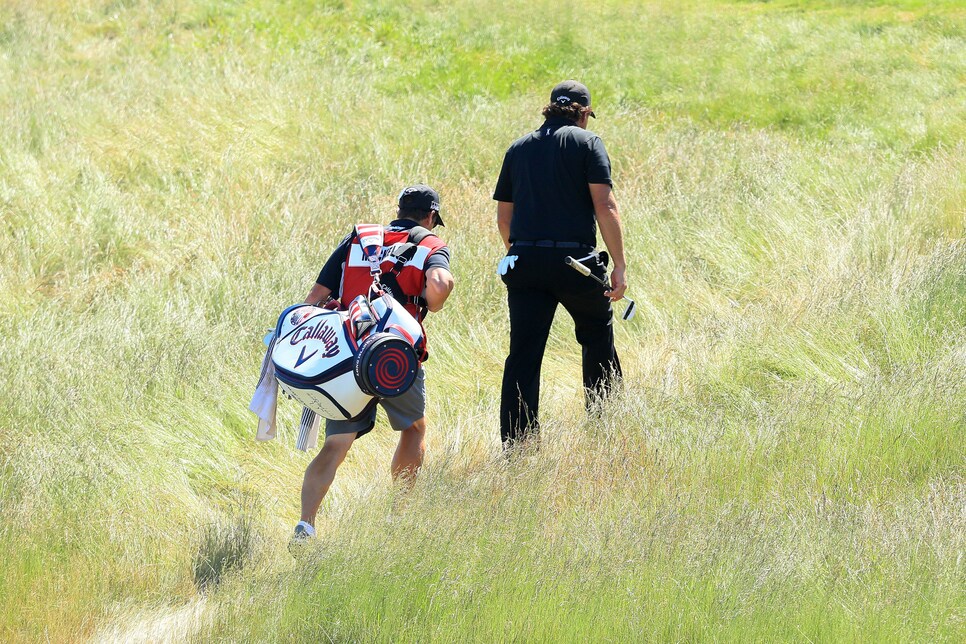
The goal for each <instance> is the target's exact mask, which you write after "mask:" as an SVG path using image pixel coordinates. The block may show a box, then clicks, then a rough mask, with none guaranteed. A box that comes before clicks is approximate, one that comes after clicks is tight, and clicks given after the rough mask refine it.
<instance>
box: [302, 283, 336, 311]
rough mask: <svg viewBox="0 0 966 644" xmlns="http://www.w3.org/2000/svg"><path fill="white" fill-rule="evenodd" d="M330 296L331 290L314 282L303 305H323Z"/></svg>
mask: <svg viewBox="0 0 966 644" xmlns="http://www.w3.org/2000/svg"><path fill="white" fill-rule="evenodd" d="M330 295H332V289H330V288H329V287H328V286H322V285H321V284H319V283H318V282H316V283H315V284H313V285H312V290H310V291H309V294H308V296H307V297H306V298H305V303H306V304H312V305H313V306H318V305H320V304H325V302H326V300H328V299H329V296H330Z"/></svg>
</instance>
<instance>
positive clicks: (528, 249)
mask: <svg viewBox="0 0 966 644" xmlns="http://www.w3.org/2000/svg"><path fill="white" fill-rule="evenodd" d="M543 116H544V117H545V119H546V120H545V121H544V122H543V125H541V126H540V127H539V129H537V130H535V131H533V132H530V133H529V134H527V135H525V136H523V137H521V138H519V139H517V140H516V141H514V142H513V144H512V145H511V146H510V148H509V149H508V150H507V152H506V155H505V156H504V159H503V167H502V169H501V170H500V177H499V179H498V180H497V184H496V189H495V190H494V192H493V199H495V200H496V201H497V225H498V226H499V229H500V236H501V237H502V238H503V244H504V245H505V246H506V248H507V255H506V257H504V258H503V260H502V261H501V262H500V267H499V269H498V272H499V273H500V275H502V279H503V282H504V284H506V287H507V303H508V304H509V308H510V352H509V355H508V356H507V359H506V365H505V367H504V371H503V389H502V394H501V397H500V436H501V438H502V439H503V444H504V447H507V446H510V445H512V444H513V443H514V442H516V441H519V440H521V439H524V438H527V437H531V436H536V435H537V433H538V431H539V423H538V420H537V410H538V407H539V398H540V366H541V363H542V361H543V354H544V349H545V348H546V344H547V337H548V335H549V333H550V325H551V323H552V322H553V316H554V312H555V311H556V309H557V305H558V304H562V305H563V307H564V308H565V309H566V310H567V312H568V313H569V314H570V316H571V317H572V318H573V320H574V325H575V327H576V335H577V342H578V343H580V346H581V349H582V361H583V385H584V392H585V401H586V404H587V407H588V409H590V408H591V407H592V406H593V405H595V404H597V403H599V402H600V400H602V398H603V397H604V396H606V394H607V393H608V392H609V391H610V390H612V389H613V387H614V386H615V385H616V382H617V379H619V378H620V376H621V366H620V360H619V359H618V357H617V351H616V350H615V348H614V331H613V326H612V321H613V317H614V316H613V310H612V308H611V302H616V301H617V300H619V299H620V298H621V297H622V296H623V295H624V291H625V289H626V288H627V284H626V276H625V271H626V263H625V261H624V242H623V234H622V232H621V222H620V215H619V214H618V211H617V202H616V201H615V199H614V195H613V193H612V192H611V185H612V184H611V176H610V159H609V158H608V156H607V152H606V150H605V149H604V142H603V141H601V139H600V137H598V136H597V135H596V134H593V133H591V132H588V131H587V129H586V128H587V123H588V120H589V119H590V117H594V118H596V115H595V114H594V111H593V109H592V107H591V101H590V91H589V90H588V89H587V87H586V86H585V85H583V84H581V83H578V82H577V81H572V80H568V81H564V82H562V83H560V84H559V85H557V86H556V87H554V88H553V91H552V92H551V93H550V103H549V104H548V105H547V106H546V107H545V108H544V109H543ZM598 227H599V228H600V234H601V237H603V239H604V243H605V244H606V245H607V250H608V251H610V257H611V259H612V260H613V262H614V263H613V271H612V272H611V274H610V288H609V289H607V288H605V287H604V286H601V284H599V283H598V282H596V281H594V280H592V279H590V278H588V277H585V276H583V275H581V274H580V273H578V272H577V271H574V270H572V269H571V268H569V267H568V266H567V265H566V263H565V261H564V260H565V258H566V257H567V256H568V255H571V256H573V257H575V258H577V259H582V260H583V262H584V263H585V264H586V265H588V267H589V268H590V269H591V271H592V272H593V274H594V275H597V276H598V277H601V278H604V279H606V277H607V276H606V266H605V262H606V259H605V257H602V254H601V255H598V254H597V253H596V252H595V250H594V248H595V246H596V244H597V228H598Z"/></svg>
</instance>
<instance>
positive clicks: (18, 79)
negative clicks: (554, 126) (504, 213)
mask: <svg viewBox="0 0 966 644" xmlns="http://www.w3.org/2000/svg"><path fill="white" fill-rule="evenodd" d="M564 78H578V79H581V80H583V81H584V82H586V83H587V84H588V85H589V86H590V88H591V90H592V92H593V93H594V102H595V107H596V112H597V115H598V117H599V118H598V119H597V120H596V121H595V122H594V123H593V124H592V129H594V130H595V131H596V132H598V133H599V134H600V135H601V136H602V137H603V139H604V141H605V142H606V144H607V146H608V150H609V152H610V155H611V158H612V160H613V165H614V178H615V186H616V195H617V198H618V201H619V203H620V206H621V210H622V215H623V219H624V224H625V234H626V245H627V247H628V250H629V264H630V266H629V276H628V277H629V289H630V290H629V294H630V295H631V297H633V298H634V299H635V300H636V301H637V303H638V314H637V317H636V318H635V319H634V320H633V321H631V322H630V323H622V324H620V325H618V328H617V334H618V343H619V350H620V352H621V358H622V363H623V364H624V366H625V370H626V375H627V382H626V391H625V392H624V395H623V396H622V397H621V398H619V399H618V400H615V401H614V402H613V404H611V405H610V406H609V407H608V408H607V409H605V410H604V412H603V415H602V417H601V418H599V419H595V420H589V419H586V418H585V416H584V413H583V408H582V399H581V396H580V393H579V386H580V383H579V368H578V367H577V364H578V361H579V357H578V351H577V346H576V343H575V342H574V340H573V331H572V328H571V325H570V324H569V320H568V319H565V317H564V316H563V315H562V314H561V315H559V316H558V320H557V323H556V325H555V327H554V331H553V335H552V338H551V342H550V346H549V350H548V355H547V359H546V361H545V363H544V371H543V374H544V375H543V402H542V408H541V414H542V420H543V421H544V432H543V445H542V449H541V450H540V451H539V452H537V453H532V454H528V455H525V456H524V457H522V458H520V459H518V460H515V461H513V462H510V463H507V462H506V461H505V460H504V459H503V458H502V457H501V454H500V448H499V435H498V426H497V407H498V391H499V382H500V376H501V370H502V361H503V358H504V357H505V350H506V338H507V319H506V318H507V316H506V312H505V304H504V300H503V298H504V294H503V287H502V284H501V283H500V282H499V279H498V278H497V276H496V275H495V267H496V264H497V262H498V260H499V258H500V257H501V255H502V252H501V251H502V245H501V243H500V241H499V236H498V234H497V230H496V225H495V208H494V205H493V202H492V201H491V200H490V195H491V193H492V189H493V185H494V182H495V179H496V174H497V172H498V169H499V164H500V161H501V159H502V155H503V152H504V151H505V149H506V146H507V145H508V144H509V142H510V141H512V140H513V139H514V138H515V137H517V136H519V135H520V134H522V133H523V132H525V131H527V130H528V129H532V128H534V127H536V126H537V125H539V110H540V108H541V107H542V105H543V103H544V102H545V100H546V97H547V95H548V93H549V90H550V88H551V87H552V86H553V85H554V84H555V83H556V82H557V81H559V80H562V79H564ZM419 181H424V182H427V183H430V184H431V185H433V186H435V187H437V188H438V189H439V191H440V193H441V195H442V200H443V205H444V213H443V214H444V217H445V219H446V222H447V226H446V228H445V229H444V230H443V232H442V234H443V236H444V238H445V239H446V240H447V241H448V243H449V244H450V247H451V249H452V254H453V258H454V273H455V274H456V279H457V289H456V292H455V293H454V295H453V297H452V298H451V299H450V301H449V303H448V305H447V307H446V308H445V309H444V310H443V311H442V312H440V313H439V314H437V315H434V316H433V317H432V318H431V319H430V320H429V321H428V323H427V328H428V332H429V336H430V343H431V350H432V354H433V357H432V359H431V361H430V362H429V363H428V364H427V374H428V383H429V393H430V401H429V409H428V412H427V416H428V420H429V423H430V431H429V435H428V439H427V440H428V448H429V452H428V457H427V462H426V466H425V468H424V470H423V472H422V473H421V475H420V477H419V479H418V481H417V483H416V485H415V487H414V488H413V489H412V490H411V491H409V492H408V493H405V494H404V493H402V492H401V491H399V490H396V489H393V487H392V485H391V484H390V480H389V459H390V455H391V453H392V449H393V447H394V444H395V443H394V442H395V436H394V435H393V433H392V432H391V431H390V429H389V428H388V426H386V425H385V423H384V420H380V423H379V425H378V426H377V428H376V430H375V431H374V432H373V433H372V434H371V435H370V436H367V437H366V438H364V439H363V440H360V441H359V442H358V443H357V444H356V445H355V446H354V447H353V449H352V451H351V452H350V454H349V457H348V459H347V461H346V463H345V465H344V466H343V468H342V470H341V471H340V474H339V477H338V478H337V480H336V483H335V485H334V486H333V488H332V490H331V492H330V494H329V496H328V497H327V498H326V500H325V503H324V505H323V509H322V513H321V515H320V517H321V518H320V523H319V528H320V532H321V537H320V539H319V544H318V547H317V548H314V549H313V550H312V551H311V552H309V553H307V555H306V556H305V557H304V558H303V559H300V560H298V561H295V560H293V559H292V558H291V557H290V556H289V554H288V552H287V551H286V549H285V544H286V542H287V539H288V536H289V533H290V530H291V528H292V526H293V525H294V523H295V521H296V520H297V518H298V492H299V486H300V483H301V476H302V472H303V470H304V468H305V465H306V464H307V462H308V460H309V459H310V458H311V456H312V455H311V454H308V455H306V454H303V453H301V452H298V451H296V450H295V449H294V430H295V427H296V425H297V418H298V412H299V410H298V409H297V408H296V407H295V405H294V403H290V402H288V401H284V402H283V403H280V421H281V427H282V430H281V435H280V437H279V439H278V440H276V441H274V442H272V443H268V444H262V443H255V441H254V430H255V424H254V420H255V419H254V416H253V415H252V414H250V413H249V412H248V411H247V403H248V399H249V397H250V395H251V393H252V390H253V387H254V385H255V380H256V378H257V375H258V367H259V363H260V360H261V356H262V351H263V346H262V345H261V343H260V340H261V337H262V336H263V334H264V332H265V330H266V329H267V328H268V327H269V326H271V325H272V324H274V321H275V317H276V316H277V314H278V312H279V311H280V310H281V309H282V308H283V307H285V306H286V305H288V304H291V303H293V302H295V301H299V300H301V299H302V298H303V297H304V295H305V293H306V292H307V289H308V287H309V286H310V285H311V283H312V281H313V280H314V278H315V275H316V274H317V272H318V270H319V268H320V266H321V263H322V261H324V259H325V258H326V257H327V255H328V253H329V251H330V250H331V248H332V246H333V244H335V243H336V242H337V241H338V240H339V239H341V237H342V236H343V235H344V234H345V232H347V230H348V229H349V227H350V226H351V225H352V224H353V223H356V222H358V221H365V220H373V221H376V220H388V219H389V218H390V216H391V214H392V213H393V206H394V197H395V195H396V194H397V193H398V191H399V189H400V188H402V187H403V186H404V185H406V184H409V183H414V182H419ZM964 240H966V7H964V5H963V4H962V3H961V2H954V1H947V2H942V1H937V2H915V1H909V2H888V3H873V2H862V1H858V0H854V1H843V2H807V1H804V0H802V1H798V2H795V1H774V2H738V1H735V2H724V1H722V2H712V1H707V2H697V1H688V2H673V1H671V0H664V1H651V2H614V1H603V2H595V3H588V4H583V5H577V4H561V3H553V2H546V1H538V2H530V3H526V4H522V3H521V4H519V5H518V4H512V5H511V6H505V3H502V2H496V1H494V0H454V1H453V2H448V3H441V2H435V1H430V0H426V1H421V2H410V3H406V4H405V5H403V4H398V3H392V2H388V1H385V0H370V1H368V2H361V1H360V2H355V1H352V0H345V1H341V2H340V1H338V0H315V1H312V2H301V1H294V0H290V1H283V2H268V1H266V0H261V1H256V0H253V1H249V2H243V1H241V0H209V1H205V0H159V1H157V2H148V1H146V0H145V1H138V0H115V1H112V2H109V1H103V0H100V1H95V0H86V1H85V0H82V1H79V2H66V1H64V0H41V1H38V2H34V1H28V0H0V333H2V337H3V341H2V345H0V346H2V349H0V371H2V373H4V374H5V378H4V380H5V386H4V387H3V392H2V393H0V552H3V553H4V556H3V557H2V558H0V640H2V641H57V642H60V641H77V640H85V639H89V638H93V639H112V638H114V639H136V638H137V637H144V638H153V639H156V640H157V639H162V640H163V639H173V640H178V641H180V640H184V639H194V640H203V641H210V640H216V641H303V640H305V641H308V640H319V639H324V640H329V641H399V640H402V641H413V640H419V641H444V642H449V641H639V640H648V641H670V640H673V641H704V640H725V641H751V640H757V641H772V640H783V641H842V640H858V641H870V642H871V641H875V642H878V641H923V642H936V641H948V642H962V641H964V640H966V241H964Z"/></svg>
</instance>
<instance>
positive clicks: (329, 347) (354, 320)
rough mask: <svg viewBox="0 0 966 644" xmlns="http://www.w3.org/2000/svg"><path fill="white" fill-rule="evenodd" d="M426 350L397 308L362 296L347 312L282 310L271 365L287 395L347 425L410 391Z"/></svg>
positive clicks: (418, 330) (411, 321)
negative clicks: (386, 400)
mask: <svg viewBox="0 0 966 644" xmlns="http://www.w3.org/2000/svg"><path fill="white" fill-rule="evenodd" d="M424 349H425V339H424V337H423V329H422V326H420V324H419V322H418V321H416V319H415V318H414V317H413V316H412V315H410V313H409V312H408V311H407V310H406V309H405V308H404V307H403V305H402V304H400V303H398V302H396V301H395V300H394V299H393V298H392V297H391V296H389V295H383V296H382V297H378V298H375V299H374V300H372V301H371V302H369V301H368V300H366V298H365V297H363V296H359V297H357V298H356V299H355V300H353V301H352V303H351V304H350V306H349V308H348V310H346V311H333V310H329V309H324V308H319V307H317V306H311V305H309V304H296V305H294V306H290V307H288V308H287V309H285V310H284V311H283V312H282V315H281V316H280V317H279V319H278V324H277V325H276V327H275V346H274V348H273V349H272V362H273V363H274V365H275V376H276V378H277V379H278V383H279V386H280V387H281V389H282V390H283V391H284V392H285V393H287V394H288V395H290V396H291V397H292V398H295V399H296V400H297V401H298V402H299V403H301V404H302V405H304V406H305V407H308V408H309V409H311V410H312V411H314V412H316V413H317V414H319V415H320V416H322V417H323V418H331V419H334V420H350V419H354V418H357V417H358V416H360V415H362V414H363V413H364V412H365V411H367V410H368V409H369V407H370V406H371V405H374V404H375V403H376V400H377V399H378V398H392V397H394V396H399V395H402V394H403V393H405V392H406V391H408V390H409V388H410V387H411V386H412V384H413V382H414V381H415V379H416V374H417V372H418V370H419V363H420V358H421V356H423V352H424Z"/></svg>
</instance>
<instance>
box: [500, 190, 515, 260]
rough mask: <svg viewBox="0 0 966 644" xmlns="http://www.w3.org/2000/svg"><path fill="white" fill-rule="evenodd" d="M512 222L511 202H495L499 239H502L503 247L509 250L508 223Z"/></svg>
mask: <svg viewBox="0 0 966 644" xmlns="http://www.w3.org/2000/svg"><path fill="white" fill-rule="evenodd" d="M512 221H513V202H512V201H497V202H496V225H497V227H498V228H499V229H500V237H502V238H503V245H504V246H506V249H507V250H510V222H512Z"/></svg>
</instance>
